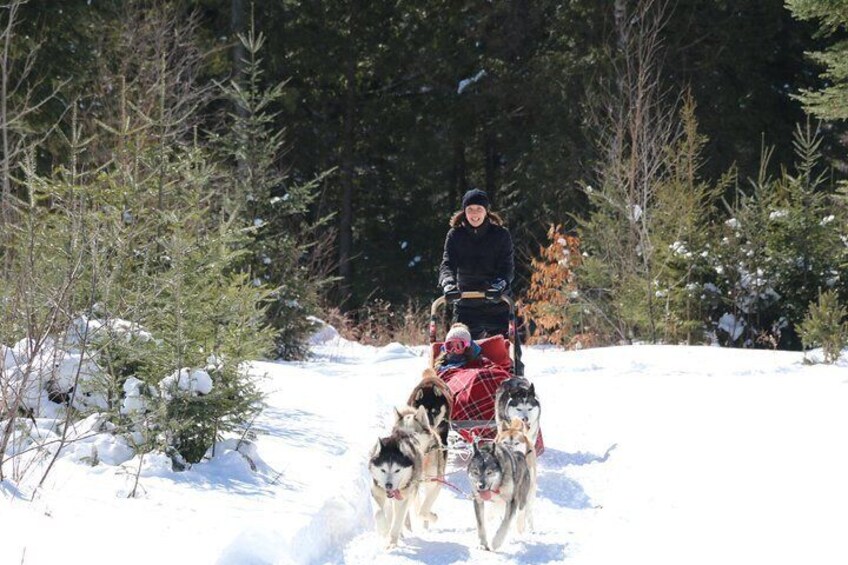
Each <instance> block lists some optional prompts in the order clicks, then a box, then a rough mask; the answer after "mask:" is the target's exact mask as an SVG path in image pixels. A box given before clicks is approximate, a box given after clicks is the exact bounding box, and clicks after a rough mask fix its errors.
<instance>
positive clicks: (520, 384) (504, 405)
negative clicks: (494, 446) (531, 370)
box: [495, 377, 542, 445]
mask: <svg viewBox="0 0 848 565" xmlns="http://www.w3.org/2000/svg"><path fill="white" fill-rule="evenodd" d="M541 415H542V407H541V405H540V404H539V398H538V397H537V396H536V388H535V387H534V386H533V384H532V383H530V381H528V380H527V379H525V378H524V377H513V378H511V379H507V380H505V381H504V382H502V383H501V384H500V386H498V390H497V392H496V393H495V421H496V422H497V424H498V429H500V428H501V426H503V425H507V426H509V423H510V422H511V421H512V419H513V418H518V419H519V420H521V421H522V422H524V423H525V424H527V435H528V436H529V437H530V442H531V443H532V444H533V445H536V438H537V437H538V436H539V419H540V418H541Z"/></svg>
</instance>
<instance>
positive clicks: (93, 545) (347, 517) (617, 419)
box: [0, 336, 848, 565]
mask: <svg viewBox="0 0 848 565" xmlns="http://www.w3.org/2000/svg"><path fill="white" fill-rule="evenodd" d="M424 351H425V348H424V347H416V348H409V347H405V346H401V345H397V344H395V345H391V346H386V347H382V348H374V347H367V346H362V345H358V344H355V343H350V342H346V341H344V340H338V339H336V338H333V337H332V336H330V338H329V339H328V340H327V341H326V342H325V343H323V344H319V345H316V346H315V347H314V350H313V352H314V358H313V359H312V360H310V361H308V362H303V363H269V362H255V363H253V364H252V368H251V370H252V371H253V372H254V373H255V374H256V375H265V377H264V378H263V379H262V380H261V386H262V388H263V389H264V390H265V391H266V392H267V395H268V396H267V403H268V406H267V409H266V410H265V412H264V413H263V415H262V416H261V417H260V418H259V419H258V420H257V422H256V423H255V426H254V430H253V432H254V433H255V437H254V438H253V439H252V440H251V442H250V444H248V445H246V446H242V448H241V449H240V451H241V452H242V453H238V452H236V451H235V450H234V448H235V446H236V444H237V442H236V441H235V440H229V441H228V442H224V443H223V444H220V445H219V446H218V447H217V449H216V455H215V457H214V458H212V459H211V460H209V461H206V462H203V463H199V464H197V465H194V466H193V467H192V468H191V469H190V470H188V471H185V472H182V473H176V472H173V471H171V469H170V462H169V461H168V459H167V458H165V457H164V456H156V455H148V456H146V457H145V458H144V460H143V461H140V460H139V459H138V458H137V457H135V458H132V459H129V460H124V459H122V457H119V456H118V455H119V454H120V453H122V450H121V449H118V448H120V447H122V446H123V444H122V443H121V440H119V439H117V438H115V437H114V436H111V435H109V434H100V435H98V436H96V437H94V438H91V439H89V440H86V441H84V442H80V443H79V444H75V445H74V446H73V447H71V448H69V449H68V450H67V453H66V452H65V451H63V455H62V457H60V458H59V460H58V461H57V464H56V466H55V468H54V469H53V471H52V472H51V474H50V476H49V477H48V480H47V481H46V483H45V486H44V487H43V488H42V489H40V490H38V491H36V490H35V489H34V483H35V482H37V481H38V479H39V478H40V476H41V475H40V473H39V472H38V471H39V469H38V468H37V467H36V468H33V469H31V470H30V472H28V473H27V474H26V476H25V479H24V480H23V481H21V482H20V483H19V484H17V485H13V484H11V483H10V482H4V483H2V484H0V536H2V539H3V544H0V563H25V564H33V563H35V564H46V565H54V564H58V563H66V562H82V561H85V562H86V563H89V564H100V563H103V564H107V563H108V564H111V563H114V562H115V561H116V560H120V561H121V562H122V563H125V564H139V565H149V564H151V563H172V562H185V563H218V564H245V563H249V564H265V563H268V564H291V563H296V564H313V563H314V564H321V563H350V564H362V563H368V564H389V563H391V564H396V563H427V564H432V565H441V564H445V565H446V564H456V563H468V564H470V563H499V564H504V563H506V564H512V563H536V564H544V563H562V562H565V563H575V564H584V563H588V564H606V563H625V562H634V561H635V562H647V563H654V564H669V565H671V564H674V565H677V564H679V563H686V564H687V565H690V564H708V563H709V564H714V563H769V564H783V563H786V564H790V563H792V564H795V563H816V564H817V565H819V564H826V565H827V564H834V565H837V564H839V565H844V564H845V563H846V562H848V536H845V535H844V525H845V524H846V523H848V481H846V480H845V477H848V443H846V442H845V440H844V433H845V430H846V429H848V410H846V407H847V406H848V370H847V369H848V361H847V360H846V357H845V355H843V358H842V359H841V360H840V361H839V363H838V364H837V365H834V366H822V365H816V366H808V365H805V364H803V362H802V355H801V354H800V353H788V352H773V351H743V350H729V349H719V348H710V347H674V346H630V347H611V348H599V349H590V350H584V351H579V352H577V351H575V352H564V351H561V350H555V349H540V348H527V349H526V351H525V354H524V360H525V362H526V365H527V376H528V377H529V378H530V379H531V380H532V381H533V382H534V383H535V385H536V390H537V392H538V394H539V396H540V398H541V402H542V429H543V432H544V437H545V447H546V450H545V453H544V455H543V456H542V457H541V458H540V459H539V481H538V482H539V488H538V497H537V502H536V505H535V509H534V510H535V511H534V523H535V531H534V532H533V533H528V534H524V535H518V534H517V532H516V531H514V530H513V531H512V532H510V535H509V536H508V537H507V541H506V543H505V544H504V545H503V546H502V547H501V550H500V551H498V552H496V553H492V552H486V551H482V550H479V549H477V534H476V531H475V521H474V511H473V506H472V503H471V501H470V500H468V499H467V498H465V497H464V496H463V494H462V493H458V492H456V491H454V490H452V489H450V488H443V489H442V491H441V494H440V495H439V498H438V500H437V501H436V504H435V506H434V508H433V510H434V512H436V513H437V514H438V515H439V522H438V523H436V524H435V525H433V526H432V527H431V529H430V530H429V531H416V532H414V533H412V534H407V535H406V537H405V538H404V539H403V540H402V541H401V544H400V546H399V547H398V548H396V549H394V550H392V551H389V552H387V551H385V550H384V549H383V541H382V540H380V539H379V538H378V536H377V535H376V533H375V532H374V523H373V518H372V515H373V509H372V505H371V499H370V492H369V484H370V479H369V476H368V472H367V466H366V462H367V458H368V454H369V452H370V450H371V448H372V447H373V445H374V443H375V442H376V440H377V438H378V437H380V436H382V435H386V434H387V433H388V431H389V428H390V424H391V421H392V407H394V406H396V405H400V404H402V403H403V402H404V401H405V400H406V398H407V396H408V394H409V391H410V390H411V389H412V387H413V386H414V385H415V383H416V382H417V380H418V378H419V377H420V375H421V371H422V370H423V369H424V367H425V366H426V364H427V362H426V358H425V357H424ZM94 449H97V451H98V453H102V454H103V457H101V458H100V460H99V463H98V464H97V465H95V466H91V464H90V463H91V460H90V458H88V457H86V454H90V453H92V450H94ZM107 454H111V455H110V456H109V457H107V456H106V455H107ZM248 457H249V459H248ZM139 466H140V467H141V478H140V489H139V490H140V496H139V498H136V499H127V497H126V496H127V494H128V492H129V491H130V489H131V487H132V485H133V481H134V478H135V472H136V470H138V469H139ZM448 480H449V481H450V482H451V483H452V484H454V485H456V486H457V487H458V488H459V489H460V490H462V491H463V492H464V493H468V492H469V490H470V487H469V484H468V480H467V478H466V477H465V474H464V472H463V471H462V470H461V469H460V470H456V471H454V472H453V473H451V474H450V475H449V476H448ZM30 499H33V501H32V502H30ZM490 533H491V532H490Z"/></svg>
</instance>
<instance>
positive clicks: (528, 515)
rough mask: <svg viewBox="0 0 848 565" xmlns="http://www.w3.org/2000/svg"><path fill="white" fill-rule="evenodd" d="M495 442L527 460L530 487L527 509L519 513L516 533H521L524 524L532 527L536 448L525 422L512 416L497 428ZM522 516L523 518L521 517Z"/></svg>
mask: <svg viewBox="0 0 848 565" xmlns="http://www.w3.org/2000/svg"><path fill="white" fill-rule="evenodd" d="M495 443H498V444H500V445H503V446H504V447H506V448H507V449H509V450H511V451H513V452H514V453H520V454H522V455H523V456H524V458H525V460H526V461H527V470H528V471H529V472H530V488H529V489H528V491H527V509H526V511H525V512H524V515H523V516H522V515H519V520H518V533H523V532H524V529H525V526H529V527H530V530H532V529H533V501H534V500H535V499H536V449H535V447H534V445H533V443H532V442H531V441H530V437H529V436H528V435H527V424H525V423H524V422H523V421H521V420H519V419H518V418H513V419H512V422H510V423H509V425H507V424H506V423H504V424H503V425H502V426H501V428H500V429H499V430H498V435H497V437H496V438H495ZM522 518H523V519H522Z"/></svg>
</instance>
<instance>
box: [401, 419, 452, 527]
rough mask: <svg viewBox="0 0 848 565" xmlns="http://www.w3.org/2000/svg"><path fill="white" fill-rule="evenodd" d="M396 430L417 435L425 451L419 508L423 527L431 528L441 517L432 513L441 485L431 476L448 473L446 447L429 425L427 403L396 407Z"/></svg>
mask: <svg viewBox="0 0 848 565" xmlns="http://www.w3.org/2000/svg"><path fill="white" fill-rule="evenodd" d="M394 431H403V432H406V433H408V434H410V435H412V436H413V437H415V439H416V441H417V442H418V449H419V450H420V452H421V454H422V475H423V483H424V498H423V499H422V500H421V505H420V506H419V507H418V509H417V510H418V516H419V517H420V518H421V521H422V522H423V523H424V527H425V528H429V527H430V524H431V523H435V522H436V520H438V516H437V515H436V514H434V513H433V512H432V508H433V504H434V503H435V502H436V497H437V496H439V491H440V490H441V486H442V485H441V483H439V482H438V481H435V480H431V479H441V478H444V476H445V467H446V465H447V458H446V456H445V450H444V449H443V448H442V447H443V446H442V442H441V439H439V435H438V434H437V433H436V431H435V430H434V429H433V428H432V427H431V426H430V420H429V417H428V415H427V410H426V408H424V406H419V407H418V408H413V407H411V406H404V407H403V408H401V409H397V408H396V409H395V426H394Z"/></svg>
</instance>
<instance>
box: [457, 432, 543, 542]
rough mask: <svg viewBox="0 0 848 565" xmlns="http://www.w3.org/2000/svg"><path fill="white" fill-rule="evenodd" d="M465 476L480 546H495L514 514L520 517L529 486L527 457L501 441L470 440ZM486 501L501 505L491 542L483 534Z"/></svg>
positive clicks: (501, 538) (523, 511) (506, 529)
mask: <svg viewBox="0 0 848 565" xmlns="http://www.w3.org/2000/svg"><path fill="white" fill-rule="evenodd" d="M468 476H469V478H470V479H471V492H472V495H473V498H474V515H475V516H476V518H477V536H478V538H479V539H480V547H481V548H482V549H486V550H496V549H498V548H499V547H500V546H501V544H502V543H503V541H504V538H505V537H506V534H507V532H508V531H509V528H510V526H511V524H512V521H513V519H514V518H515V516H516V514H519V515H520V517H519V519H520V520H522V521H523V520H524V513H525V511H526V509H527V500H528V497H529V495H530V488H531V484H530V470H529V469H528V467H527V460H526V459H525V457H524V456H523V455H522V454H521V453H515V452H513V451H512V450H510V449H508V448H507V447H506V446H504V445H501V444H498V443H484V444H478V443H477V442H474V448H473V454H472V455H471V461H469V463H468ZM486 503H490V504H491V503H502V504H504V505H505V508H504V513H503V519H502V520H501V523H500V525H499V526H498V530H497V532H495V537H494V538H493V539H492V543H491V545H490V544H489V542H488V539H487V538H488V536H487V535H486V516H485V505H486Z"/></svg>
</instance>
